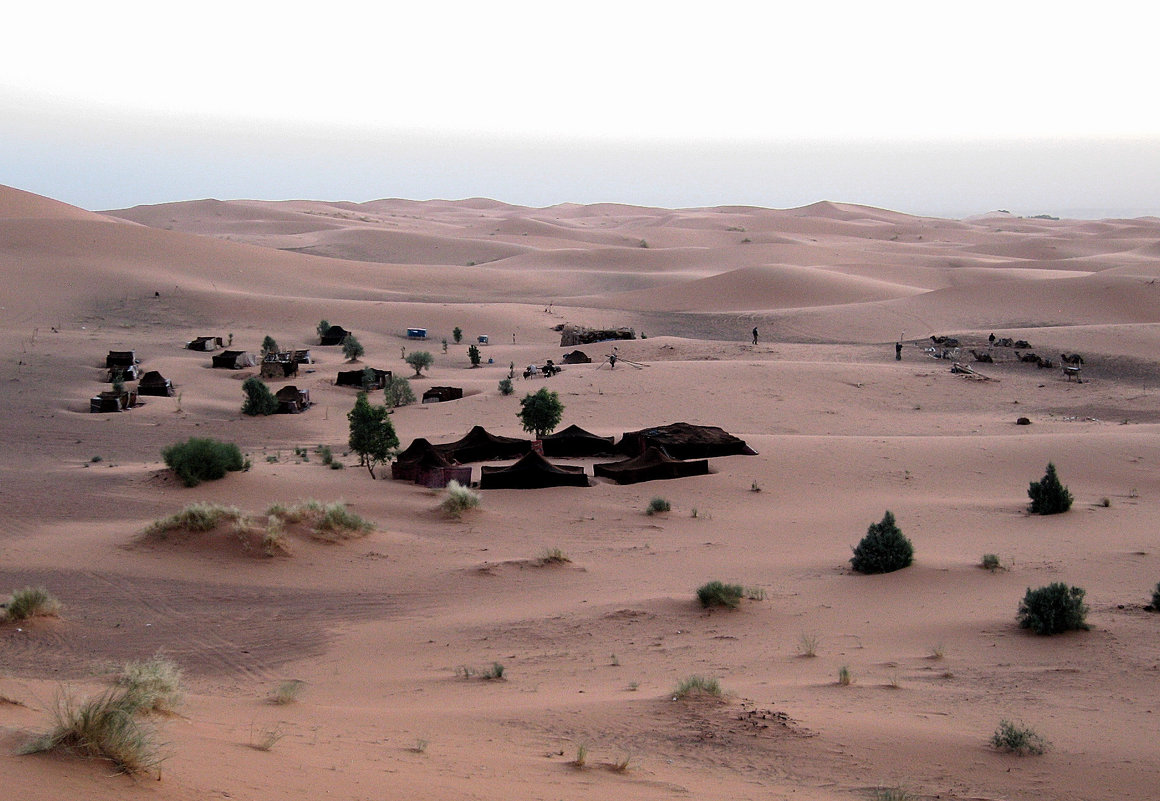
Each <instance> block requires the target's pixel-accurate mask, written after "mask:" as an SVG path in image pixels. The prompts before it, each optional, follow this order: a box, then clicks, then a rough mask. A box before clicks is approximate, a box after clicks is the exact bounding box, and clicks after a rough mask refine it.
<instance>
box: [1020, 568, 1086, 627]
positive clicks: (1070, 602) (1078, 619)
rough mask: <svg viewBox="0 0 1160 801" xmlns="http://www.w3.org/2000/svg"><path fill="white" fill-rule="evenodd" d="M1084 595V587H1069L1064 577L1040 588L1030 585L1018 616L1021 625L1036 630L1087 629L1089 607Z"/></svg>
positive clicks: (1021, 602)
mask: <svg viewBox="0 0 1160 801" xmlns="http://www.w3.org/2000/svg"><path fill="white" fill-rule="evenodd" d="M1083 596H1084V591H1083V589H1082V588H1080V587H1069V586H1067V585H1066V584H1064V583H1063V582H1061V581H1056V582H1053V583H1051V584H1048V585H1047V586H1046V587H1040V588H1039V589H1037V590H1033V589H1031V588H1030V587H1028V588H1027V594H1026V595H1024V596H1023V600H1022V601H1020V602H1019V611H1018V612H1017V613H1016V614H1015V619H1016V620H1017V621H1019V628H1021V629H1031V630H1032V631H1034V632H1035V633H1036V634H1060V633H1062V632H1065V631H1073V630H1086V629H1087V628H1088V624H1087V623H1086V622H1084V618H1085V617H1087V611H1088V608H1087V605H1086V604H1084V602H1083Z"/></svg>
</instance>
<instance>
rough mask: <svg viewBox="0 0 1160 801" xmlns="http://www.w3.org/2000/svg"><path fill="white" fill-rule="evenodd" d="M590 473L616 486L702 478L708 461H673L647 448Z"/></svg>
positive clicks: (662, 453) (653, 449) (605, 464)
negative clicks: (629, 457)
mask: <svg viewBox="0 0 1160 801" xmlns="http://www.w3.org/2000/svg"><path fill="white" fill-rule="evenodd" d="M592 472H593V473H594V474H595V475H597V476H600V477H602V478H610V479H612V480H613V481H615V482H616V483H617V484H636V483H637V482H640V481H656V480H658V479H665V478H684V477H685V476H703V475H705V474H706V473H708V472H709V460H708V459H697V460H695V461H691V462H683V461H681V460H680V459H674V458H673V457H671V456H669V455H668V454H667V453H665V452H664V451H662V450H661V449H659V448H655V447H651V446H650V447H648V448H646V449H645V452H644V453H642V454H641V455H640V456H634V457H633V458H631V459H625V460H624V461H621V462H605V463H603V464H596V465H593V466H592Z"/></svg>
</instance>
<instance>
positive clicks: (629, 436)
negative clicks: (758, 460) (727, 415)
mask: <svg viewBox="0 0 1160 801" xmlns="http://www.w3.org/2000/svg"><path fill="white" fill-rule="evenodd" d="M650 446H652V447H657V448H664V450H665V453H667V454H668V455H669V456H672V457H673V458H674V459H707V458H709V457H712V456H738V455H745V456H753V455H754V454H756V453H757V451H755V450H753V448H750V447H749V446H748V445H746V444H745V440H743V439H738V438H737V437H735V436H733V435H732V434H730V433H728V432H727V431H725V429H723V428H718V427H717V426H695V425H692V424H691V423H673V424H672V425H667V426H655V427H653V428H642V429H641V430H640V431H626V432H625V434H624V436H623V437H621V438H620V442H619V443H618V444H617V446H616V449H617V450H618V451H620V452H621V453H623V454H626V455H628V456H636V455H637V454H640V453H644V451H645V449H646V448H648V447H650Z"/></svg>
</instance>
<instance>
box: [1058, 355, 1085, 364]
mask: <svg viewBox="0 0 1160 801" xmlns="http://www.w3.org/2000/svg"><path fill="white" fill-rule="evenodd" d="M1059 360H1060V361H1061V362H1063V363H1064V364H1070V365H1072V366H1079V365H1081V364H1083V356H1080V355H1079V354H1078V353H1061V354H1059Z"/></svg>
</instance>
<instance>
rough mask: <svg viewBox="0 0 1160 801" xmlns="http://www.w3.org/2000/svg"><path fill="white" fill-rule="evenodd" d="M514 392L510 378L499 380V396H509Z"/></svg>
mask: <svg viewBox="0 0 1160 801" xmlns="http://www.w3.org/2000/svg"><path fill="white" fill-rule="evenodd" d="M515 391H516V390H515V387H513V386H512V380H511V379H510V378H501V379H500V380H499V394H501V395H510V394H512V393H513V392H515Z"/></svg>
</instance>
